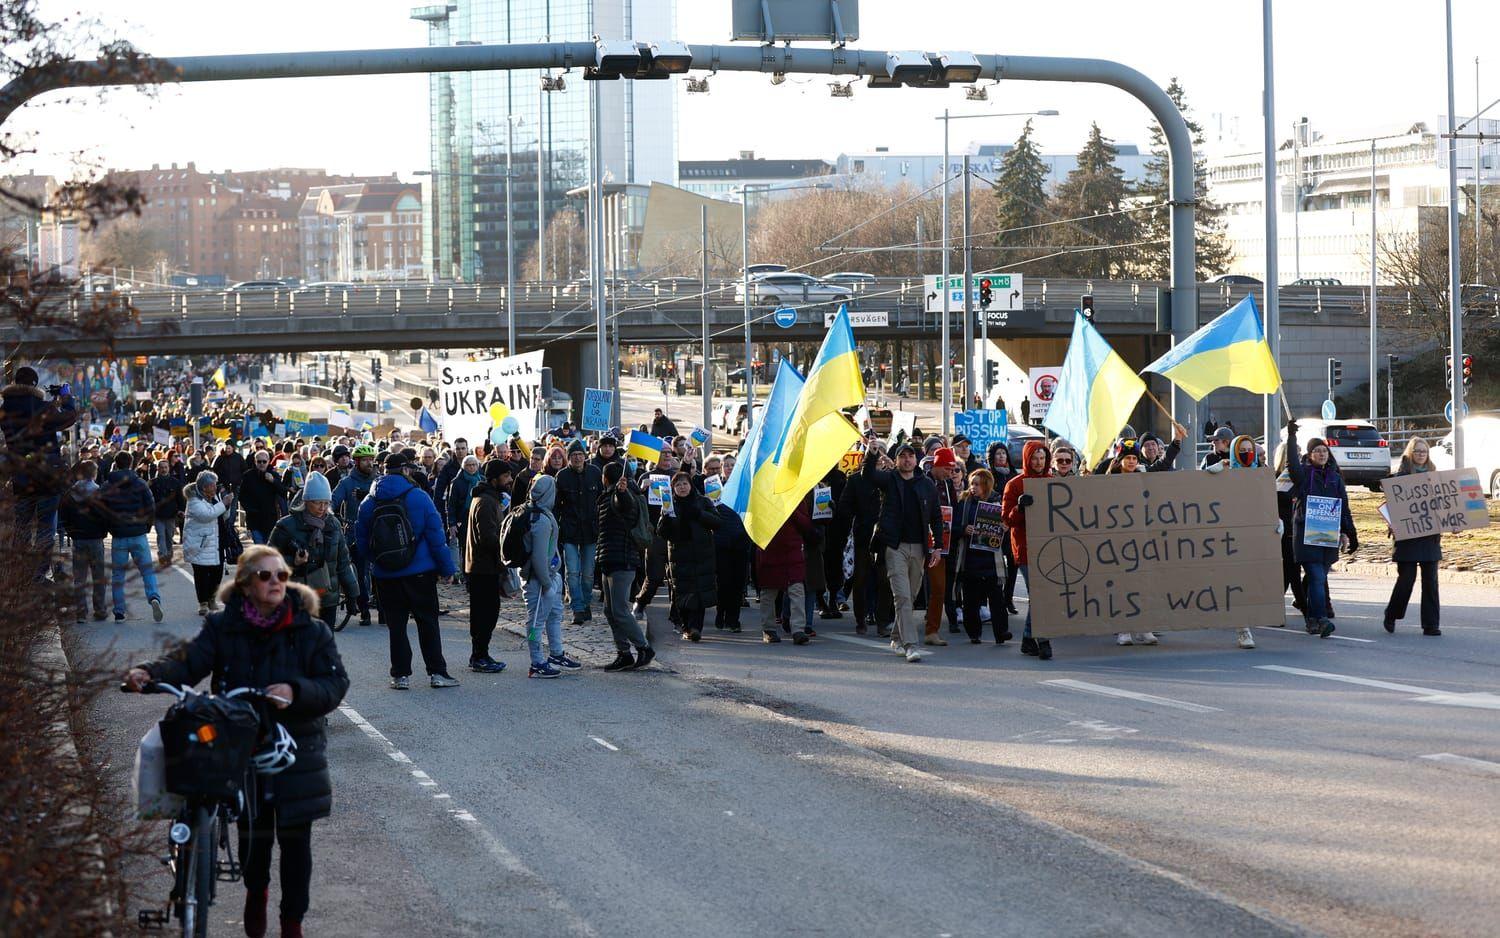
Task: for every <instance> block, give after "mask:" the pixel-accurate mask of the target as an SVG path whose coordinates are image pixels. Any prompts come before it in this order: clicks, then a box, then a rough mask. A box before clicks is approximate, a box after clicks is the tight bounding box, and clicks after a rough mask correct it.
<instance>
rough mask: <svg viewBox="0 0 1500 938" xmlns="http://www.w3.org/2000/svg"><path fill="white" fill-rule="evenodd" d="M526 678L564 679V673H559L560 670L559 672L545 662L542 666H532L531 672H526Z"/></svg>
mask: <svg viewBox="0 0 1500 938" xmlns="http://www.w3.org/2000/svg"><path fill="white" fill-rule="evenodd" d="M526 676H527V677H562V672H561V671H559V670H557V669H556V668H554V667H553V666H552V665H550V664H548V663H547V662H545V661H543V662H542V663H541V664H534V665H532V666H531V670H530V671H528V672H526Z"/></svg>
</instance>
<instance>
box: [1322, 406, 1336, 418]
mask: <svg viewBox="0 0 1500 938" xmlns="http://www.w3.org/2000/svg"><path fill="white" fill-rule="evenodd" d="M1336 414H1338V409H1337V408H1336V407H1334V406H1333V401H1324V402H1323V419H1324V420H1332V419H1334V416H1335V415H1336Z"/></svg>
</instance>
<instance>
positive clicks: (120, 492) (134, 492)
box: [100, 469, 156, 537]
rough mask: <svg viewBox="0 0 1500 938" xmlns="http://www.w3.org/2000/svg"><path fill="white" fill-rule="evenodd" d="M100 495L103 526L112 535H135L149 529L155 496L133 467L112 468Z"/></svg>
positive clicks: (153, 514) (154, 514)
mask: <svg viewBox="0 0 1500 938" xmlns="http://www.w3.org/2000/svg"><path fill="white" fill-rule="evenodd" d="M102 489H103V491H101V492H100V498H101V502H102V507H103V513H104V523H105V526H106V527H108V528H109V533H110V535H111V536H113V537H139V536H141V535H143V534H145V533H146V532H148V531H150V530H151V523H152V521H153V520H154V519H155V517H156V499H154V498H152V497H151V487H150V486H148V485H147V484H146V480H145V479H142V478H141V477H140V476H138V475H136V474H135V470H134V469H116V470H115V471H114V472H111V473H110V474H109V478H108V479H107V480H106V481H105V483H104V485H103V486H102Z"/></svg>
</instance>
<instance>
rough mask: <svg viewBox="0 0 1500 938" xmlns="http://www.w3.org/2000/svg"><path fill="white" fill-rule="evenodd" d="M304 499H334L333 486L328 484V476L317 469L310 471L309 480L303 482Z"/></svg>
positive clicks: (304, 501) (312, 500)
mask: <svg viewBox="0 0 1500 938" xmlns="http://www.w3.org/2000/svg"><path fill="white" fill-rule="evenodd" d="M302 501H303V503H307V502H331V501H333V488H332V487H331V486H329V484H328V477H327V476H325V475H323V473H321V472H318V471H317V470H316V469H315V470H313V471H312V472H309V473H308V474H307V481H306V482H304V483H302Z"/></svg>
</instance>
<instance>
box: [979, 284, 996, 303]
mask: <svg viewBox="0 0 1500 938" xmlns="http://www.w3.org/2000/svg"><path fill="white" fill-rule="evenodd" d="M994 299H995V294H994V290H993V289H992V287H991V284H990V278H988V277H985V278H984V279H982V280H980V281H979V308H980V309H989V308H990V303H991V302H993V301H994Z"/></svg>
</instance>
